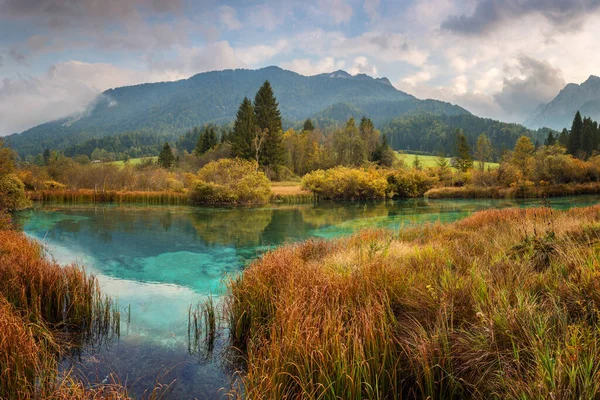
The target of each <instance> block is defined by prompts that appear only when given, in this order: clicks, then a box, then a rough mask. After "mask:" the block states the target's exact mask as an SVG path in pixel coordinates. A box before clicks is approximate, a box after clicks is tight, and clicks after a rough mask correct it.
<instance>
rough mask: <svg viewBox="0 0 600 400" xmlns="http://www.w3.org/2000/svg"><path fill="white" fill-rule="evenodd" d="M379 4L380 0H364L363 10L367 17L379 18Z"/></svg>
mask: <svg viewBox="0 0 600 400" xmlns="http://www.w3.org/2000/svg"><path fill="white" fill-rule="evenodd" d="M380 4H381V0H364V3H363V10H365V12H366V13H367V15H368V16H369V18H371V19H377V18H379V5H380Z"/></svg>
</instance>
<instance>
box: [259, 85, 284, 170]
mask: <svg viewBox="0 0 600 400" xmlns="http://www.w3.org/2000/svg"><path fill="white" fill-rule="evenodd" d="M254 116H255V119H256V125H257V126H258V128H259V129H260V130H261V132H263V133H264V134H265V135H266V137H265V140H264V148H263V150H262V155H261V161H262V162H261V164H262V165H270V166H273V167H275V168H276V167H277V166H279V165H282V164H283V162H284V158H285V148H284V146H283V125H282V123H281V113H280V111H279V104H278V103H277V99H275V95H274V94H273V89H272V88H271V84H270V83H269V81H265V83H264V84H263V85H262V86H261V88H260V89H258V92H257V93H256V96H255V97H254ZM253 136H256V135H253Z"/></svg>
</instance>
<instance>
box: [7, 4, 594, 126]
mask: <svg viewBox="0 0 600 400" xmlns="http://www.w3.org/2000/svg"><path fill="white" fill-rule="evenodd" d="M599 16H600V0H396V1H388V0H329V1H328V0H290V1H285V0H281V1H275V0H266V1H265V0H263V1H251V0H246V1H211V0H206V1H205V0H196V1H189V0H0V136H4V135H8V134H10V133H14V132H21V131H23V130H25V129H27V128H30V127H32V126H35V125H37V124H40V123H43V122H47V121H49V120H53V119H57V118H61V117H64V116H67V115H70V114H73V113H76V112H79V111H83V110H84V109H85V106H86V105H87V104H88V103H89V102H90V101H91V100H93V98H94V97H95V96H96V95H98V94H99V93H101V92H102V91H104V90H106V89H109V88H113V87H118V86H124V85H132V84H137V83H143V82H158V81H167V80H177V79H183V78H187V77H190V76H192V75H194V74H197V73H200V72H204V71H210V70H221V69H230V68H251V69H255V68H261V67H265V66H269V65H278V66H280V67H282V68H285V69H290V70H293V71H296V72H298V73H300V74H303V75H314V74H318V73H323V72H331V71H335V70H338V69H343V70H345V71H347V72H349V73H351V74H357V73H366V74H368V75H371V76H374V77H384V76H385V77H387V78H388V79H389V80H390V81H391V82H392V84H393V85H394V86H395V87H396V88H397V89H399V90H402V91H405V92H408V93H410V94H413V95H415V96H416V97H418V98H434V99H439V100H444V101H449V102H451V103H454V104H458V105H461V106H463V107H465V108H466V109H468V110H469V111H471V112H473V113H474V114H476V115H479V116H484V117H490V118H494V119H500V120H503V121H510V122H522V121H523V120H525V119H526V117H527V116H528V115H529V113H531V111H532V110H533V109H534V108H535V107H536V106H537V105H539V104H540V103H546V102H548V101H550V100H551V99H552V98H553V97H554V96H556V94H557V93H558V92H559V91H560V89H562V88H563V87H564V86H565V84H566V83H568V82H574V83H581V82H583V81H585V80H586V79H587V78H588V76H589V75H593V74H597V75H600V51H598V48H597V43H598V41H597V38H598V37H600V24H597V23H595V22H596V21H597V19H598V17H599Z"/></svg>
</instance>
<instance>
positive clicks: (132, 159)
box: [111, 156, 158, 167]
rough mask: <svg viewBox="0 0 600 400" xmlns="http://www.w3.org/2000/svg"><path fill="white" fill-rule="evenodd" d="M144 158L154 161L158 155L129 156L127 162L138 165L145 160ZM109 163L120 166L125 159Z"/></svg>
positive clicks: (123, 163)
mask: <svg viewBox="0 0 600 400" xmlns="http://www.w3.org/2000/svg"><path fill="white" fill-rule="evenodd" d="M146 159H151V160H152V161H156V160H157V159H158V157H156V156H154V157H140V158H130V159H129V161H128V163H129V164H130V165H138V164H141V163H142V161H144V160H146ZM111 164H114V165H118V166H120V167H122V166H124V165H125V161H112V162H111Z"/></svg>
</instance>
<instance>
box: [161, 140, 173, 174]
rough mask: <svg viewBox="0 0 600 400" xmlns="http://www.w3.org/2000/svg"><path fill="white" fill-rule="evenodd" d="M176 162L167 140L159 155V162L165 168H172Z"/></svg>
mask: <svg viewBox="0 0 600 400" xmlns="http://www.w3.org/2000/svg"><path fill="white" fill-rule="evenodd" d="M174 162H175V156H174V155H173V150H172V149H171V146H169V143H168V142H165V145H164V146H163V148H162V150H161V152H160V154H159V155H158V164H159V165H160V166H161V167H163V168H171V167H172V166H173V163H174Z"/></svg>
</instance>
